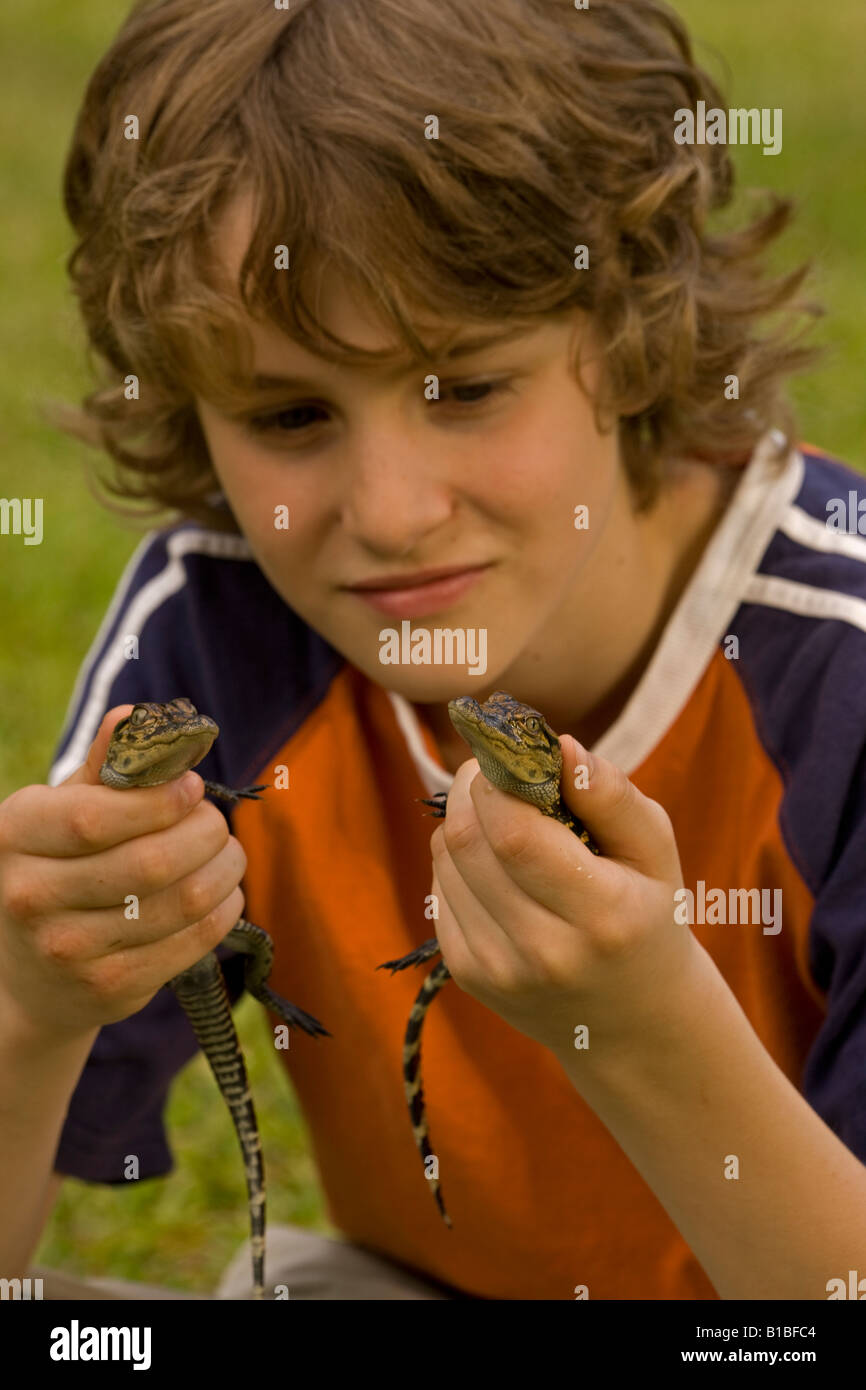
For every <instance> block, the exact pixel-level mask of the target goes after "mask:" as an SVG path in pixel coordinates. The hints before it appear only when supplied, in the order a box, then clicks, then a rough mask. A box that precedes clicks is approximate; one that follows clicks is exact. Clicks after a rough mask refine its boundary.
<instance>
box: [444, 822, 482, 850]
mask: <svg viewBox="0 0 866 1390" xmlns="http://www.w3.org/2000/svg"><path fill="white" fill-rule="evenodd" d="M442 838H443V840H444V841H445V846H446V848H447V850H448V852H449V853H450V854H455V853H457V854H460V853H462V852H464V851H466V850H469V849H472V847H473V846H474V845H476V844H477V843H478V838H479V831H478V828H477V826H476V825H475V824H473V822H472V821H468V820H467V821H452V822H449V821H448V820H447V819H446V820H445V821H444V822H443V825H442Z"/></svg>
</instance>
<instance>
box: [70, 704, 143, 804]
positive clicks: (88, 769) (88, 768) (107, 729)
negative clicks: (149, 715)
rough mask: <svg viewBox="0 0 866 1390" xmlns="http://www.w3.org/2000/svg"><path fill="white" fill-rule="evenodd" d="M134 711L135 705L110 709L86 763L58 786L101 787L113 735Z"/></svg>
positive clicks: (116, 706) (91, 746)
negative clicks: (101, 770)
mask: <svg viewBox="0 0 866 1390" xmlns="http://www.w3.org/2000/svg"><path fill="white" fill-rule="evenodd" d="M134 709H135V706H134V705H115V706H114V709H110V710H109V711H108V712H107V714H104V715H103V717H102V723H101V724H100V726H99V729H98V731H97V734H96V738H95V739H94V740H93V742H92V743H91V745H90V750H89V752H88V754H87V757H86V758H85V760H84V762H83V763H82V764H81V766H80V767H77V768H76V769H75V771H74V772H70V774H69V776H68V777H65V778H64V779H63V781H62V782H59V783H58V786H61V787H74V786H81V785H84V786H91V787H92V786H96V785H97V784H99V785H100V786H101V783H100V782H99V769H100V768H101V767H102V764H103V763H104V762H105V754H106V752H107V751H108V745H109V743H110V742H111V735H112V734H113V733H114V730H115V728H116V727H117V725H118V724H119V723H120V721H121V719H125V718H126V716H127V715H128V714H131V713H132V711H133V710H134Z"/></svg>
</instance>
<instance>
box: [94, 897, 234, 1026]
mask: <svg viewBox="0 0 866 1390" xmlns="http://www.w3.org/2000/svg"><path fill="white" fill-rule="evenodd" d="M243 907H244V897H243V893H242V892H241V890H240V889H239V888H234V889H233V890H232V892H231V893H230V894H229V895H228V897H227V898H226V899H225V900H224V902H222V903H220V904H219V905H218V906H217V907H216V908H214V910H213V911H212V912H209V913H208V914H207V916H206V917H203V918H202V919H201V921H199V922H195V923H194V924H193V925H192V926H189V927H183V928H182V929H181V930H179V931H177V932H175V933H173V934H172V935H171V936H168V937H165V938H164V939H163V940H161V941H155V942H152V943H149V944H146V945H142V946H129V947H124V948H123V949H120V950H118V951H116V952H114V953H113V954H111V955H104V956H101V957H100V958H99V959H97V960H92V961H89V962H84V963H83V964H82V967H81V971H80V976H81V978H82V979H85V980H86V981H88V982H89V984H90V986H91V988H92V989H93V990H94V991H96V992H98V993H99V994H100V995H102V996H108V995H114V994H120V993H121V992H122V993H123V995H124V998H125V999H126V1000H128V999H129V997H131V996H133V995H138V996H140V997H141V1000H142V1003H141V1004H139V1005H138V1006H137V1007H138V1008H142V1007H143V1006H144V1004H145V1003H146V1002H147V1000H148V999H149V998H151V997H152V996H153V995H154V994H155V993H156V991H157V990H158V989H159V988H160V987H161V986H162V985H164V984H165V983H166V982H167V981H168V980H170V979H173V978H174V976H175V975H179V974H180V973H181V971H183V970H187V969H188V968H189V967H190V966H191V965H195V964H196V962H197V961H200V960H201V959H202V957H203V956H205V955H206V954H207V952H208V951H213V950H215V949H216V947H217V946H218V945H219V944H220V942H221V941H223V940H224V939H225V937H226V936H227V935H228V933H229V932H230V931H231V929H232V927H233V926H234V925H235V923H236V922H237V920H238V918H239V917H240V916H241V914H242V913H243ZM129 1012H130V1010H129V1007H128V1003H124V1004H123V1012H121V1013H119V1014H118V1018H126V1017H127V1016H128V1014H129Z"/></svg>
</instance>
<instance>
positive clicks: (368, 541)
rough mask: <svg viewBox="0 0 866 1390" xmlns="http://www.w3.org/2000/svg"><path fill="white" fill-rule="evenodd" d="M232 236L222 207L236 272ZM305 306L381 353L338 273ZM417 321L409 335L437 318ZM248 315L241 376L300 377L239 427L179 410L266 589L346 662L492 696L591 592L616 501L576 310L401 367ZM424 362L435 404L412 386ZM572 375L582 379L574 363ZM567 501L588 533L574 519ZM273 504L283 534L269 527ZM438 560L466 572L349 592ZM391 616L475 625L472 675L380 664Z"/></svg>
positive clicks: (254, 405) (382, 680)
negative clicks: (576, 359)
mask: <svg viewBox="0 0 866 1390" xmlns="http://www.w3.org/2000/svg"><path fill="white" fill-rule="evenodd" d="M247 232H248V224H246V225H245V224H244V221H243V217H242V216H241V214H240V213H235V215H234V219H233V220H232V221H231V222H230V223H229V225H228V228H227V230H226V232H225V233H224V234H223V236H222V238H221V240H220V252H221V255H222V257H223V261H224V263H225V264H226V266H227V268H229V270H230V271H232V272H233V273H234V274H235V275H236V272H237V268H238V267H239V265H240V261H241V256H242V252H243V249H244V248H245V245H246V239H245V238H246V234H247ZM286 273H287V272H286ZM317 309H318V311H319V312H320V313H322V314H323V316H324V319H325V322H326V323H327V325H328V326H329V327H330V328H331V330H332V331H333V332H335V333H337V334H339V335H340V336H341V337H342V338H343V339H345V340H347V341H349V342H351V343H353V344H357V345H358V346H361V347H365V348H384V347H388V348H390V349H392V350H395V343H394V341H393V339H391V340H390V341H389V339H388V338H387V337H386V336H385V332H384V330H383V328H382V327H381V326H380V325H379V324H378V323H377V322H375V321H374V320H373V319H372V318H370V317H369V316H368V315H367V314H366V313H365V309H364V306H363V304H362V303H361V302H360V301H358V300H357V299H355V298H354V297H353V296H352V294H351V292H350V289H349V287H348V286H344V285H342V284H340V283H334V282H333V281H332V280H329V281H327V286H326V293H325V295H324V299H323V302H322V303H321V304H320V305H318V306H317ZM419 326H420V328H421V334H422V337H426V332H425V330H427V329H428V328H432V327H435V325H433V324H428V323H424V324H422V325H419ZM249 327H250V331H251V333H252V336H253V340H254V342H255V345H256V356H255V366H254V371H255V373H257V374H260V375H262V376H270V377H276V376H292V377H300V378H304V384H302V385H286V387H285V389H284V391H282V392H281V394H280V396H279V398H278V399H277V400H275V399H274V397H273V393H270V394H269V396H268V398H267V401H266V402H265V401H263V398H262V396H261V395H259V396H256V395H255V394H253V393H252V391H251V393H250V396H249V407H248V410H247V412H246V415H247V417H248V418H247V419H246V421H245V420H243V419H237V418H231V417H229V416H226V415H224V414H222V413H221V412H219V411H218V410H217V409H216V407H215V406H214V405H212V404H211V403H209V402H208V401H206V400H204V399H201V398H196V405H197V409H198V412H199V418H200V420H201V424H202V428H203V430H204V433H205V437H206V440H207V443H208V446H209V449H210V454H211V458H212V461H213V466H214V469H215V471H216V473H217V475H218V477H219V479H220V483H221V485H222V488H223V490H224V492H225V494H226V496H227V498H228V500H229V503H230V505H231V507H232V510H233V512H234V514H235V516H236V518H237V521H238V524H239V525H240V527H241V529H242V530H243V532H244V534H245V535H246V537H247V538H248V540H249V542H250V545H251V546H252V549H253V551H254V553H255V555H256V558H257V560H258V562H259V564H260V566H261V568H262V570H263V571H264V573H265V574H266V575H267V577H268V579H269V580H270V582H271V584H272V585H273V587H274V588H275V589H276V590H277V592H278V593H279V594H280V595H281V596H282V597H283V598H284V599H285V601H286V603H288V604H289V605H290V606H291V607H292V608H293V609H294V610H295V611H296V612H297V613H299V614H300V615H301V617H303V618H304V619H305V620H306V621H307V622H308V623H309V624H310V625H311V626H312V627H313V628H314V629H315V630H316V631H317V632H319V633H320V634H321V635H322V636H323V637H324V638H326V639H327V641H328V642H330V643H331V645H332V646H334V647H335V648H336V649H337V650H338V651H340V652H341V653H342V654H343V655H344V656H345V657H346V659H347V660H348V661H349V662H351V663H352V664H353V665H355V666H356V667H358V668H359V669H360V670H361V671H363V672H364V673H366V674H367V675H368V676H369V677H370V678H371V679H372V680H374V681H376V682H377V683H378V684H380V685H383V686H385V687H386V688H388V689H392V690H396V691H399V692H400V693H402V694H403V695H405V696H406V697H407V698H408V699H410V700H415V701H419V702H421V701H429V702H436V701H441V700H446V699H449V698H451V696H452V695H454V694H455V693H460V692H463V693H465V692H466V690H467V689H470V687H471V689H472V691H473V692H474V691H475V690H476V689H477V690H478V691H479V698H481V694H482V693H483V691H485V690H490V689H495V688H496V687H497V685H498V684H500V683H501V681H502V678H503V677H506V676H507V673H508V672H509V670H510V668H512V667H513V665H514V663H515V662H517V661H518V659H519V658H521V657H523V658H527V657H528V659H529V660H531V659H532V656H531V654H532V650H533V647H534V645H535V644H536V643H537V642H538V641H539V640H540V638H541V634H542V631H543V630H545V629H546V631H547V633H548V634H549V632H550V630H551V625H557V624H558V621H559V620H560V619H562V620H563V621H568V620H569V618H570V616H573V613H574V601H575V595H576V594H582V595H583V596H584V597H583V600H582V601H584V602H585V601H587V600H588V599H589V598H590V597H591V594H592V592H593V590H597V588H598V585H599V580H598V577H597V576H595V577H594V576H593V568H592V559H593V554H594V552H595V550H596V548H597V546H598V544H599V540H600V539H601V538H602V537H603V535H604V533H605V530H606V528H607V527H608V526H610V525H612V524H615V521H616V517H617V516H619V515H623V517H624V516H625V509H627V501H628V497H627V489H626V487H625V484H624V477H623V473H622V469H621V465H620V461H619V456H618V450H617V443H616V434H615V433H611V434H606V435H602V434H600V433H599V432H598V430H597V428H596V426H595V422H594V419H593V413H592V408H591V405H590V403H589V401H588V400H587V398H586V397H585V396H584V395H583V394H582V392H581V391H580V389H579V387H578V386H577V384H576V382H575V380H574V378H573V376H572V372H571V361H572V359H573V355H574V352H575V349H576V348H577V346H578V344H579V343H580V341H581V339H580V335H581V333H582V332H585V321H581V320H580V319H579V318H577V317H575V318H568V319H562V318H560V319H559V320H558V321H557V320H548V321H546V322H544V323H542V324H541V325H540V326H539V325H537V324H536V325H535V326H533V327H530V328H527V329H526V330H523V331H521V333H520V334H519V336H515V337H513V338H512V340H511V341H508V342H503V343H501V344H499V345H498V346H493V347H489V348H486V349H484V350H481V351H478V352H474V353H473V354H472V355H471V356H466V357H461V358H454V359H453V360H452V361H450V362H449V361H447V360H446V361H441V362H431V363H430V364H429V365H425V367H424V368H421V369H419V368H418V367H417V366H415V367H414V368H411V369H410V370H408V371H407V370H406V364H404V366H403V368H399V367H398V368H393V367H388V368H386V367H382V366H380V365H375V366H372V367H371V366H366V365H364V366H361V367H357V366H354V365H352V366H337V365H335V364H332V363H329V362H326V361H325V359H323V358H320V357H318V356H314V355H311V354H310V353H308V352H306V351H305V350H304V349H302V348H301V347H300V346H299V345H298V344H297V343H296V342H295V341H294V340H292V339H290V338H288V337H286V336H283V335H282V334H280V333H278V332H277V331H276V330H275V329H273V328H271V327H265V326H262V325H261V324H253V323H250V325H249ZM497 328H499V329H500V331H501V330H502V329H503V328H504V329H506V330H507V329H508V328H509V325H496V324H488V325H486V326H483V327H479V326H478V325H470V326H467V328H466V330H465V331H464V330H463V329H459V331H458V329H457V328H456V327H455V334H456V335H457V338H458V340H459V341H461V342H462V341H463V340H464V339H466V338H470V337H474V336H480V335H482V334H483V335H484V336H490V335H491V334H492V333H494V332H496V331H497ZM588 355H589V354H588V352H587V356H588ZM401 373H402V374H401ZM432 373H435V374H436V375H437V376H438V377H439V381H440V385H439V391H440V399H439V400H428V399H426V398H425V377H426V376H427V375H428V374H432ZM586 375H587V378H588V380H589V381H590V382H591V383H593V385H594V375H593V370H592V368H591V367H589V368H587V369H586ZM488 382H489V383H491V385H482V383H488ZM493 383H496V384H497V389H494V387H493ZM265 412H267V414H268V415H269V416H271V417H273V418H272V419H271V421H270V423H269V425H268V427H267V429H266V430H265V431H264V432H259V433H256V432H255V430H254V429H253V428H252V426H251V425H250V423H249V421H250V419H252V418H253V417H255V416H256V415H257V414H264V413H265ZM581 504H583V505H585V506H586V507H588V509H589V518H590V524H589V529H576V528H575V520H574V509H575V507H577V506H579V505H581ZM286 507H287V508H288V509H289V515H290V526H289V529H288V530H285V529H277V527H276V526H275V517H276V516H277V515H278V513H279V509H280V508H286ZM443 568H449V569H451V568H458V569H461V570H466V569H469V568H472V569H475V570H476V573H475V575H474V577H472V576H469V577H468V578H466V577H464V578H463V579H462V580H457V581H452V582H451V584H450V586H440V587H439V588H438V589H430V588H425V587H422V588H418V589H417V590H416V591H415V592H414V594H412V593H408V594H407V593H405V592H403V593H402V594H400V593H397V594H394V593H382V592H381V591H380V592H379V593H378V594H375V593H369V592H368V593H367V594H366V595H365V594H362V593H359V592H357V591H353V588H352V586H354V585H358V584H360V583H364V582H365V581H371V580H377V581H379V580H382V579H383V577H384V578H387V579H389V580H390V581H391V582H392V584H393V586H394V588H395V589H397V590H399V589H400V588H401V587H402V588H403V589H405V587H406V586H405V584H404V583H403V580H405V579H411V578H412V577H413V576H414V575H416V574H417V573H418V572H419V571H425V570H430V569H443ZM596 568H598V566H596ZM404 619H408V620H409V622H410V625H411V631H412V632H413V633H414V632H416V631H417V630H418V629H420V628H426V629H435V628H450V629H454V628H463V629H479V628H483V629H486V673H485V674H483V675H474V676H471V677H470V676H467V669H466V667H465V666H463V667H460V666H454V665H445V664H441V665H438V666H437V665H420V664H419V665H412V664H403V665H388V664H382V662H381V661H380V659H379V657H380V649H381V647H382V638H381V637H380V634H381V633H382V632H383V629H396V630H397V632H398V633H399V632H400V630H401V623H402V621H403V620H404ZM566 630H568V629H566ZM544 645H545V646H546V647H547V648H548V650H549V641H548V638H547V637H545V643H544ZM477 650H478V648H477V647H476V651H477Z"/></svg>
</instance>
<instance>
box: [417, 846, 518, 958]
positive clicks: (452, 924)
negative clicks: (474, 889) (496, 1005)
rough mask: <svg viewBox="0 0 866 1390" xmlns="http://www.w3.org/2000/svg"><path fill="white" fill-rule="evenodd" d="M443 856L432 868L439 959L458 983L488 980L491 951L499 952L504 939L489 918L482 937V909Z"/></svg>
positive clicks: (492, 953)
mask: <svg viewBox="0 0 866 1390" xmlns="http://www.w3.org/2000/svg"><path fill="white" fill-rule="evenodd" d="M447 859H448V856H447V853H446V855H445V857H444V858H443V857H442V856H441V855H440V856H439V858H438V860H437V863H436V865H435V866H434V869H433V888H432V891H433V893H434V894H435V896H436V899H437V901H438V903H439V917H438V919H437V922H436V937H437V940H438V942H439V949H440V950H441V952H442V959H443V960H444V962H445V964H446V965H447V966H448V969H449V971H450V972H451V974H452V975H453V976H454V978H455V979H456V980H457V981H458V983H459V982H460V981H461V980H468V979H472V978H477V977H479V976H481V977H484V978H488V979H489V978H490V969H491V963H492V962H493V960H494V959H495V953H496V952H497V951H498V952H499V953H500V955H501V952H502V949H503V944H504V942H505V941H506V940H507V938H506V937H505V936H504V935H503V933H502V931H500V930H499V929H498V928H497V927H496V923H495V922H493V921H492V920H491V921H490V922H489V923H488V927H489V928H490V930H489V931H488V932H487V933H485V934H484V937H483V939H482V936H481V934H480V933H479V932H478V930H477V923H478V914H479V913H482V912H483V909H482V908H481V905H480V903H478V902H477V900H476V899H475V898H474V896H473V895H472V894H471V893H470V892H469V890H468V889H467V888H466V884H465V883H464V882H463V881H462V880H461V878H460V875H459V873H458V872H457V871H456V869H455V868H454V865H453V863H452V864H450V865H449V863H448V862H446V861H447ZM443 880H444V882H443ZM464 923H465V924H466V925H465V926H464ZM470 923H471V924H472V929H471V930H470V929H469V924H470Z"/></svg>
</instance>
